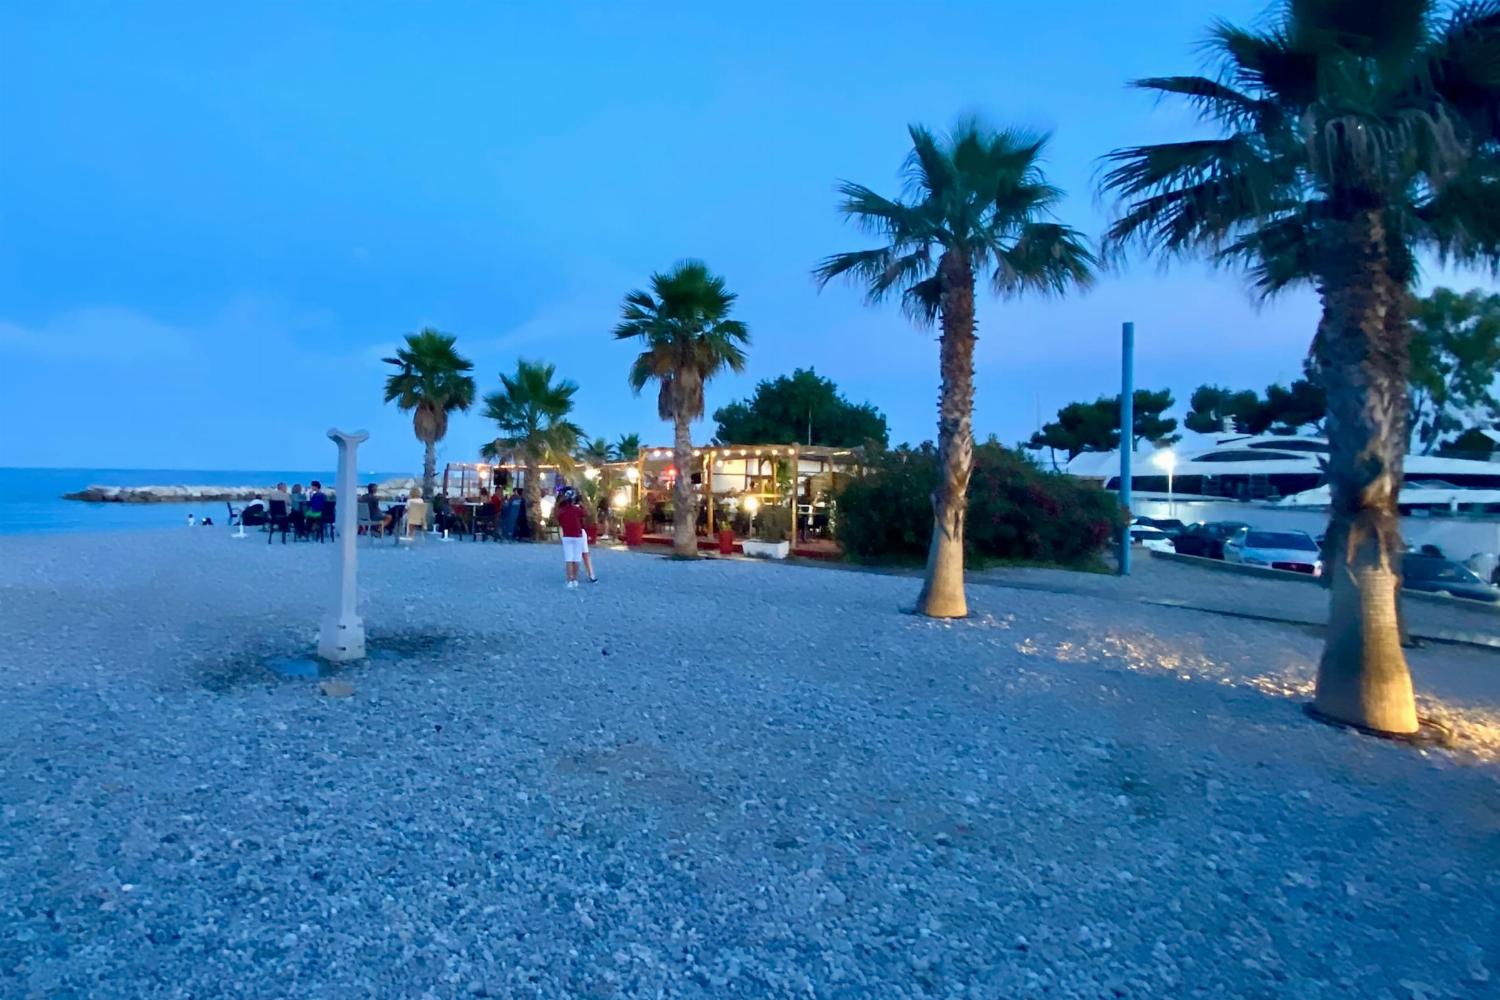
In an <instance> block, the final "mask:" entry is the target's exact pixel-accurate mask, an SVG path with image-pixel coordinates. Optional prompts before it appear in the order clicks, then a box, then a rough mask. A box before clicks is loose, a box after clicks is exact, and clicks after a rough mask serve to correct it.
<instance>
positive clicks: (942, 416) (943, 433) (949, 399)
mask: <svg viewBox="0 0 1500 1000" xmlns="http://www.w3.org/2000/svg"><path fill="white" fill-rule="evenodd" d="M938 274H939V275H940V276H941V280H942V286H943V294H942V304H941V307H940V309H941V313H942V326H943V332H942V336H941V338H940V341H939V350H940V357H941V362H940V366H939V367H940V371H941V374H942V380H943V384H942V388H941V390H940V395H939V398H938V485H937V489H936V490H935V491H934V492H933V494H932V521H933V523H932V545H931V547H930V548H929V549H928V550H927V577H926V579H925V580H924V582H923V584H922V593H921V595H920V596H919V597H918V598H917V611H918V612H920V613H921V614H924V615H928V616H929V617H932V618H962V617H964V616H965V615H967V614H968V613H969V605H968V601H967V599H966V598H965V596H964V514H965V511H966V509H967V507H968V503H969V499H968V497H969V475H970V473H971V471H972V470H973V466H974V426H973V423H974V341H975V336H974V272H973V270H972V268H970V266H969V262H968V260H967V259H966V258H964V257H963V256H962V255H961V254H955V253H952V252H948V253H945V254H943V259H942V261H941V262H940V263H939V265H938Z"/></svg>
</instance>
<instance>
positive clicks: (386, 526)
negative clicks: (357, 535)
mask: <svg viewBox="0 0 1500 1000" xmlns="http://www.w3.org/2000/svg"><path fill="white" fill-rule="evenodd" d="M421 496H422V491H421V490H415V489H414V490H412V491H411V497H410V499H412V500H417V499H419V498H420V497H421ZM404 517H406V504H404V503H393V504H391V505H390V506H389V507H387V508H386V510H385V520H383V521H381V522H380V531H381V533H382V534H390V533H391V532H393V531H397V530H399V529H400V528H401V519H402V518H404Z"/></svg>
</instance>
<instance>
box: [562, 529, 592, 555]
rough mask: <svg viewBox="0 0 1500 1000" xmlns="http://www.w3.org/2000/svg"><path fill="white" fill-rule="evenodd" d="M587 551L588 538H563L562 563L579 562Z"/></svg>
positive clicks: (565, 536) (584, 536)
mask: <svg viewBox="0 0 1500 1000" xmlns="http://www.w3.org/2000/svg"><path fill="white" fill-rule="evenodd" d="M588 550H589V538H588V536H587V535H579V536H578V537H577V538H569V537H568V536H567V535H564V536H563V562H581V561H582V560H583V554H584V553H585V552H587V551H588Z"/></svg>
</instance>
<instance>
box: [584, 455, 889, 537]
mask: <svg viewBox="0 0 1500 1000" xmlns="http://www.w3.org/2000/svg"><path fill="white" fill-rule="evenodd" d="M861 458H862V453H861V452H860V450H859V449H858V448H833V447H828V446H825V445H798V444H714V445H704V446H703V447H699V448H694V449H693V460H694V464H695V466H696V468H695V469H690V470H689V474H690V475H691V474H692V473H694V472H696V473H697V474H698V475H699V477H700V483H701V492H702V494H703V499H704V501H705V507H706V509H707V514H708V533H709V534H710V535H712V534H713V533H714V516H715V508H716V507H717V503H718V498H719V497H721V496H732V497H736V498H739V499H744V498H746V497H751V496H753V497H755V498H756V499H757V500H759V501H760V502H761V503H762V504H771V505H775V504H780V503H782V502H785V503H786V505H787V506H788V507H789V508H790V510H791V513H792V527H791V540H792V541H796V534H797V514H798V510H797V505H798V499H797V498H798V497H799V496H800V495H801V492H802V491H801V484H802V483H804V482H806V481H808V480H810V479H814V478H816V477H818V476H821V475H827V476H829V478H830V481H831V480H832V477H833V475H834V474H835V473H837V472H840V471H846V470H857V469H858V468H859V465H860V460H861ZM781 462H785V463H786V464H787V467H788V468H789V469H790V470H791V473H792V482H791V490H790V496H789V497H786V498H785V499H784V498H783V496H782V494H781V491H780V490H778V489H777V482H776V467H777V465H778V463H781ZM812 462H815V463H817V467H816V468H815V469H812V470H808V471H804V468H803V466H804V464H806V463H812ZM672 463H673V449H672V448H671V447H667V446H661V445H657V446H652V447H647V448H642V449H641V450H640V452H638V453H637V455H636V458H635V461H634V462H611V463H609V464H608V465H607V466H606V468H609V469H617V470H626V469H631V468H634V469H635V471H636V480H635V482H636V490H637V494H636V495H637V496H639V495H640V491H643V490H644V489H645V488H646V483H647V473H648V471H651V470H652V469H653V467H654V468H655V469H657V470H662V471H665V470H669V469H670V470H672V473H673V474H674V475H675V474H677V473H678V471H679V470H676V469H673V467H672ZM752 466H753V471H752ZM768 466H769V469H767V467H768ZM736 476H738V477H739V478H740V480H741V482H740V486H739V488H733V487H732V486H731V485H730V484H729V483H728V482H726V480H732V479H734V478H735V477H736ZM810 499H811V500H812V503H810V504H808V507H809V511H808V513H809V514H811V512H812V511H811V508H812V507H814V506H816V503H817V501H816V498H815V497H813V498H810Z"/></svg>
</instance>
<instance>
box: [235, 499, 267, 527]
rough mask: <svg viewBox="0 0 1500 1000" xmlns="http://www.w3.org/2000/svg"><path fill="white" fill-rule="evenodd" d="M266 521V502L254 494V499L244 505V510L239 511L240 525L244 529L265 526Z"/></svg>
mask: <svg viewBox="0 0 1500 1000" xmlns="http://www.w3.org/2000/svg"><path fill="white" fill-rule="evenodd" d="M268 520H269V518H268V517H267V516H266V501H265V499H264V498H263V497H261V495H260V494H259V493H257V494H255V499H254V500H251V501H250V502H249V503H247V504H245V507H244V509H243V510H241V511H240V523H241V524H243V525H245V526H246V527H250V526H251V525H256V524H265V523H266V521H268Z"/></svg>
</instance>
